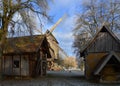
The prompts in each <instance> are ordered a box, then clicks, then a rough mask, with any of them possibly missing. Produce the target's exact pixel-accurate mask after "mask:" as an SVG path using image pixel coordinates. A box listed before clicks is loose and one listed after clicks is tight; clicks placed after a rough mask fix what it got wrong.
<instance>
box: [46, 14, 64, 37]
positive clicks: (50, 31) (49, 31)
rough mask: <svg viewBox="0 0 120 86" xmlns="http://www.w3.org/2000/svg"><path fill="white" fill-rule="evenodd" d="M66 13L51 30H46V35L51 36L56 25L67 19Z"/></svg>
mask: <svg viewBox="0 0 120 86" xmlns="http://www.w3.org/2000/svg"><path fill="white" fill-rule="evenodd" d="M65 17H66V15H63V16H62V17H61V18H60V19H59V20H58V21H57V22H56V23H55V24H54V25H53V26H52V27H51V28H50V30H47V31H46V33H45V34H46V35H47V36H49V35H50V34H51V33H52V32H53V31H54V30H55V29H56V27H57V26H58V25H59V24H60V23H61V22H62V21H63V19H65Z"/></svg>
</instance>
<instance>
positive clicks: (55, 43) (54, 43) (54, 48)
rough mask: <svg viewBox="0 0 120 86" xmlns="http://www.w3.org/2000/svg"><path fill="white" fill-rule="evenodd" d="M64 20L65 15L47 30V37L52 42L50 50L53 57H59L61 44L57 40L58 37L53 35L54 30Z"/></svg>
mask: <svg viewBox="0 0 120 86" xmlns="http://www.w3.org/2000/svg"><path fill="white" fill-rule="evenodd" d="M62 20H63V17H62V18H60V19H59V20H58V21H57V22H56V23H55V24H54V25H53V27H51V28H50V30H47V31H46V33H45V34H46V37H47V40H48V42H49V44H50V48H49V50H50V52H51V55H52V58H53V59H57V58H58V55H59V44H58V41H57V40H56V38H55V37H54V36H53V34H52V32H53V31H54V30H55V28H56V27H57V26H58V25H59V24H60V23H61V21H62Z"/></svg>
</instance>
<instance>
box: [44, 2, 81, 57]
mask: <svg viewBox="0 0 120 86" xmlns="http://www.w3.org/2000/svg"><path fill="white" fill-rule="evenodd" d="M80 3H81V0H54V2H53V3H50V9H49V11H48V14H49V15H50V16H53V23H47V25H46V26H45V28H47V29H50V27H52V25H54V23H55V22H56V21H57V20H59V18H61V17H62V16H63V15H64V14H66V15H67V16H66V17H65V19H63V21H62V22H61V23H60V24H59V25H58V26H57V28H56V29H55V30H54V32H53V34H54V36H55V37H56V39H57V40H58V42H59V45H60V47H61V48H62V49H63V50H64V51H65V52H66V53H67V54H68V56H75V54H74V53H73V51H74V49H73V48H72V44H73V39H74V37H73V31H72V30H73V27H74V25H75V20H76V15H75V14H76V13H77V11H79V10H80V9H78V8H79V6H80Z"/></svg>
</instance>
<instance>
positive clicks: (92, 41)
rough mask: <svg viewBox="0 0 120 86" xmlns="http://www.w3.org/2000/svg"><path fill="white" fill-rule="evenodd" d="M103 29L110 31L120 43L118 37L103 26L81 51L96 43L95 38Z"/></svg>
mask: <svg viewBox="0 0 120 86" xmlns="http://www.w3.org/2000/svg"><path fill="white" fill-rule="evenodd" d="M102 31H105V32H108V33H109V34H110V35H111V36H112V37H113V38H114V39H115V40H116V41H117V42H118V43H120V40H119V39H118V37H117V36H116V35H115V34H114V33H113V32H112V31H111V30H110V29H109V28H108V27H107V26H105V25H104V26H102V28H101V29H100V30H99V31H98V32H97V33H96V35H95V36H94V37H93V38H92V39H91V41H90V42H89V43H88V44H87V45H86V46H84V47H83V49H81V51H80V53H83V52H84V51H85V50H86V49H87V48H88V47H89V46H90V45H91V44H92V43H94V41H95V39H96V38H97V36H98V34H99V33H100V32H102Z"/></svg>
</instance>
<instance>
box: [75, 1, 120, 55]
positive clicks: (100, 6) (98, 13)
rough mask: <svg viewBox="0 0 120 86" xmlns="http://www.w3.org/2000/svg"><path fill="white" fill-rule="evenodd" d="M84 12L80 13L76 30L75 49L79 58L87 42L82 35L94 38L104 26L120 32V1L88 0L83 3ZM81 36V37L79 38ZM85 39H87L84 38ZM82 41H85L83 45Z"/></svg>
mask: <svg viewBox="0 0 120 86" xmlns="http://www.w3.org/2000/svg"><path fill="white" fill-rule="evenodd" d="M81 7H82V11H81V13H78V14H77V15H78V17H77V20H76V27H75V28H74V35H75V41H74V44H73V47H75V51H76V53H77V55H78V56H79V52H80V50H81V49H82V47H83V46H85V45H86V43H87V42H86V40H81V39H83V38H84V37H83V38H82V36H83V35H81V34H83V32H84V33H85V34H86V33H88V34H89V36H88V37H87V39H88V38H89V37H93V36H94V34H95V33H96V32H97V31H98V30H99V28H100V27H101V26H102V25H103V24H104V25H107V26H108V27H109V28H110V29H111V30H112V31H117V30H120V1H119V0H88V1H85V2H84V1H83V4H82V6H81ZM79 36H81V37H79ZM84 39H85V38H84ZM80 41H82V42H83V41H85V42H84V45H81V44H80V43H81V42H80Z"/></svg>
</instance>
